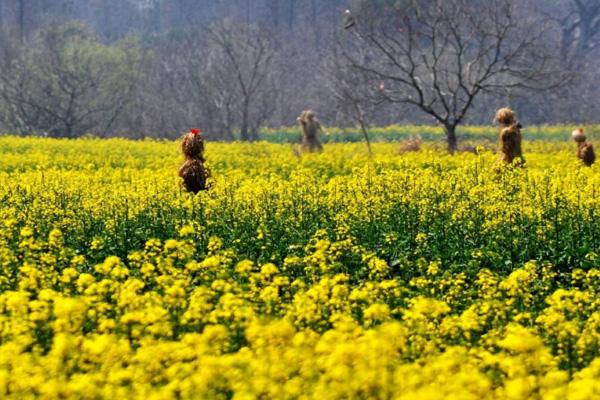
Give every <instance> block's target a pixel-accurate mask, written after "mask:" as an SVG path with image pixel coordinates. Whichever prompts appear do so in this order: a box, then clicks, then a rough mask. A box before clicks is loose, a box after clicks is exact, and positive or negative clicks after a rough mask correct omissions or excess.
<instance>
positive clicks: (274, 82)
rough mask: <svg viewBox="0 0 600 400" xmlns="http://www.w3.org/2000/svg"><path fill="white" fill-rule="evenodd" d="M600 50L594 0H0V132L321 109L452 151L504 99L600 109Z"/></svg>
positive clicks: (561, 118) (85, 129)
mask: <svg viewBox="0 0 600 400" xmlns="http://www.w3.org/2000/svg"><path fill="white" fill-rule="evenodd" d="M347 9H348V10H347ZM598 47H600V6H599V2H598V1H596V0H496V1H484V0H446V1H442V0H419V1H417V0H377V1H370V0H352V1H350V0H252V1H249V0H228V1H218V0H102V1H99V0H78V1H73V0H52V1H50V0H27V1H24V0H10V1H1V2H0V132H11V133H19V134H42V133H47V134H49V135H55V136H78V135H81V134H85V133H89V134H93V135H115V136H127V137H135V138H141V137H145V136H154V137H177V136H179V135H180V134H181V133H182V132H184V131H186V130H187V129H189V127H190V126H201V127H202V128H203V129H204V130H205V132H206V135H207V137H209V138H211V139H213V140H214V139H218V140H236V139H239V140H256V139H257V138H260V131H261V129H263V128H265V127H270V128H277V127H281V126H288V127H289V126H293V125H295V118H296V116H297V115H298V113H299V112H300V111H302V110H304V109H313V110H315V111H316V112H317V114H318V115H319V118H320V119H321V120H322V121H323V123H324V124H325V125H328V126H332V125H337V126H342V127H343V126H349V125H356V126H358V127H359V128H360V129H361V131H362V132H363V134H364V136H365V138H366V139H369V136H368V131H369V127H372V126H376V125H389V124H405V123H411V124H431V123H432V122H435V123H438V124H441V125H443V126H444V127H445V128H446V130H447V132H448V139H449V147H450V149H453V148H454V147H455V146H456V142H457V140H458V139H459V138H458V137H457V133H456V127H457V126H460V124H473V123H476V124H482V123H484V124H488V123H490V121H491V114H492V113H493V110H495V109H497V108H499V107H502V106H510V107H512V108H515V109H518V111H519V116H520V118H521V119H522V120H523V122H524V123H525V125H526V126H527V125H531V124H536V123H538V124H539V123H557V122H576V123H594V122H600V103H597V102H595V101H591V99H593V98H595V96H596V94H597V92H598V90H600V75H598V73H597V71H598V68H600V52H599V51H598ZM557 55H558V56H559V57H560V60H557V58H556V56H557ZM556 83H560V84H561V85H560V86H559V85H556V86H555V84H556ZM541 89H548V90H544V91H542V90H541ZM71 99H72V100H71ZM415 110H416V111H417V112H415ZM296 129H297V128H296Z"/></svg>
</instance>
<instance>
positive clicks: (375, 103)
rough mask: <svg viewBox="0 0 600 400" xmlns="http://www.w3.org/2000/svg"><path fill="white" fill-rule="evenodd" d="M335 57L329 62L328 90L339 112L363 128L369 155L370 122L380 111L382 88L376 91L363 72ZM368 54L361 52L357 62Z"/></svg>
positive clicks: (335, 50) (355, 55) (357, 56)
mask: <svg viewBox="0 0 600 400" xmlns="http://www.w3.org/2000/svg"><path fill="white" fill-rule="evenodd" d="M332 53H333V56H332V57H330V58H329V59H328V63H327V67H326V68H327V71H328V74H327V75H328V76H329V77H330V79H329V80H328V82H327V86H328V89H329V90H330V92H331V94H332V95H333V97H334V99H335V100H336V105H337V107H338V110H339V112H341V114H342V115H343V116H344V117H345V118H349V119H350V120H352V121H354V122H355V123H357V124H358V126H359V127H360V130H361V132H362V134H363V137H364V139H365V143H366V145H367V150H368V152H369V154H372V151H371V140H370V137H369V124H370V120H371V119H372V118H373V116H374V115H375V112H376V110H377V108H379V107H380V106H381V101H382V99H381V97H379V98H378V96H377V91H378V90H381V88H380V87H378V86H377V87H374V86H373V82H372V81H371V80H369V79H367V78H366V76H365V74H363V73H361V71H360V70H357V69H355V68H352V67H350V66H348V65H346V64H344V62H343V59H342V57H340V56H339V55H338V54H337V49H334V50H333V52H332ZM365 56H366V53H365V52H361V51H360V49H358V51H357V52H355V54H354V59H355V60H357V61H358V62H360V63H363V62H365V59H364V57H365Z"/></svg>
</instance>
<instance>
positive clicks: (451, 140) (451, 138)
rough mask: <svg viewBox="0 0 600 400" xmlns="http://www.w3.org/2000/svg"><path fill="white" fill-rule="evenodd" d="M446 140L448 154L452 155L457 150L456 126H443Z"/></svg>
mask: <svg viewBox="0 0 600 400" xmlns="http://www.w3.org/2000/svg"><path fill="white" fill-rule="evenodd" d="M444 130H445V131H446V139H447V140H448V153H450V154H454V152H455V151H456V150H457V149H458V140H457V139H456V125H452V124H448V125H445V126H444Z"/></svg>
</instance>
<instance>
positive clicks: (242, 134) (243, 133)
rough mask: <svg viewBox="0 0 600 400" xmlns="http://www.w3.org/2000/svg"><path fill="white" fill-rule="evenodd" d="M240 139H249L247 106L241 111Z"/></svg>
mask: <svg viewBox="0 0 600 400" xmlns="http://www.w3.org/2000/svg"><path fill="white" fill-rule="evenodd" d="M240 139H242V140H243V141H245V142H247V141H249V140H250V135H248V108H247V107H244V111H243V112H242V125H241V126H240Z"/></svg>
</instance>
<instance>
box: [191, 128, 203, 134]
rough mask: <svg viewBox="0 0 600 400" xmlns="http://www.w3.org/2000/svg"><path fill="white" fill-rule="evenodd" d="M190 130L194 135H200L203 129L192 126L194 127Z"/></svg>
mask: <svg viewBox="0 0 600 400" xmlns="http://www.w3.org/2000/svg"><path fill="white" fill-rule="evenodd" d="M190 132H191V134H192V135H199V134H201V133H202V131H201V130H200V129H198V128H192V129H190Z"/></svg>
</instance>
